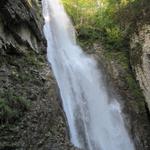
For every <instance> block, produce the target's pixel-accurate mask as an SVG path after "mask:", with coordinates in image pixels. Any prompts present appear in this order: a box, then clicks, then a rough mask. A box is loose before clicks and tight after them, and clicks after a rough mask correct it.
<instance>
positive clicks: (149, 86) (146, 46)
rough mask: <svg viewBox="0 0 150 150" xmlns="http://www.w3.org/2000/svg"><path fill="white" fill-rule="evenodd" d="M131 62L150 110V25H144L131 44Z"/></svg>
mask: <svg viewBox="0 0 150 150" xmlns="http://www.w3.org/2000/svg"><path fill="white" fill-rule="evenodd" d="M130 46H131V52H130V56H131V57H130V61H131V65H132V68H133V70H134V72H135V74H136V79H137V80H138V81H139V84H140V87H141V89H142V90H143V93H144V96H145V99H146V102H147V104H148V107H149V110H150V25H149V24H147V25H143V26H142V27H139V28H138V31H137V32H136V33H134V34H133V36H132V38H131V42H130Z"/></svg>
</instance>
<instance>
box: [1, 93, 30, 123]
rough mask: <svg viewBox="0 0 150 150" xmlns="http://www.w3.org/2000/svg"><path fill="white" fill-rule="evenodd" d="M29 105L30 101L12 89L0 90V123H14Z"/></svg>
mask: <svg viewBox="0 0 150 150" xmlns="http://www.w3.org/2000/svg"><path fill="white" fill-rule="evenodd" d="M30 106H31V102H30V101H29V100H27V99H26V98H25V97H24V96H21V95H18V94H17V93H16V92H15V91H14V90H3V91H0V123H1V124H4V123H14V122H15V121H16V120H18V119H19V117H21V116H22V115H23V114H24V111H26V110H28V109H29V108H30Z"/></svg>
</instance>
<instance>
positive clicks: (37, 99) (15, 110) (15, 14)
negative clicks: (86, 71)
mask: <svg viewBox="0 0 150 150" xmlns="http://www.w3.org/2000/svg"><path fill="white" fill-rule="evenodd" d="M40 3H41V2H40V1H37V0H19V1H16V0H1V1H0V7H1V9H0V150H6V149H10V150H13V149H15V150H16V149H18V150H20V149H22V150H29V149H31V150H34V149H36V150H40V149H42V150H43V149H53V150H55V149H56V150H58V149H59V150H64V149H65V150H67V149H68V150H70V149H73V147H72V146H71V145H70V143H69V140H68V134H67V129H66V124H65V119H64V113H63V111H62V109H61V107H60V103H59V101H58V98H59V97H58V92H57V91H58V89H57V86H56V82H55V80H54V78H53V74H52V71H51V70H50V69H49V67H50V66H49V64H48V63H47V60H46V41H45V38H44V35H43V31H42V28H43V24H44V21H43V17H42V9H41V5H40Z"/></svg>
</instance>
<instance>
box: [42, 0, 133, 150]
mask: <svg viewBox="0 0 150 150" xmlns="http://www.w3.org/2000/svg"><path fill="white" fill-rule="evenodd" d="M42 3H43V15H44V18H45V26H44V33H45V36H46V39H47V42H48V47H47V56H48V61H49V62H50V64H51V65H52V69H53V72H54V75H55V78H56V80H57V83H58V86H59V88H60V94H61V98H62V102H63V108H64V111H65V113H66V117H67V121H68V125H69V130H70V138H71V142H72V143H73V144H74V145H75V146H77V147H79V148H82V149H84V150H134V146H133V144H132V141H131V139H130V137H129V135H128V132H127V130H126V128H125V126H124V121H123V117H122V115H121V109H120V105H119V103H118V102H117V100H115V99H114V98H110V97H109V96H108V93H107V89H106V87H105V86H104V83H103V78H102V73H101V71H100V70H99V69H98V68H97V63H96V61H95V60H94V59H93V58H91V57H90V56H88V55H87V54H85V53H84V52H83V51H82V49H81V48H80V47H79V46H78V45H77V44H76V38H75V31H74V28H73V25H72V23H71V21H70V19H69V17H68V16H67V14H66V12H65V10H64V8H63V5H62V4H61V2H60V1H59V0H43V2H42Z"/></svg>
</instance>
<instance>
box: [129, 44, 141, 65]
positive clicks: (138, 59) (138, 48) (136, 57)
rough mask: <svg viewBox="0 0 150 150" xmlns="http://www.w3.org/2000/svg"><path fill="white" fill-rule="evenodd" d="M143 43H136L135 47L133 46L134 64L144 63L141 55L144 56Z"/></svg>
mask: <svg viewBox="0 0 150 150" xmlns="http://www.w3.org/2000/svg"><path fill="white" fill-rule="evenodd" d="M142 47H143V46H142V44H141V43H136V45H135V47H134V48H132V50H131V57H132V59H131V63H132V65H133V66H136V65H141V64H142V60H141V56H142V53H143V52H142Z"/></svg>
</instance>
